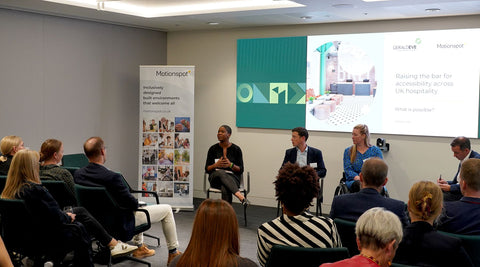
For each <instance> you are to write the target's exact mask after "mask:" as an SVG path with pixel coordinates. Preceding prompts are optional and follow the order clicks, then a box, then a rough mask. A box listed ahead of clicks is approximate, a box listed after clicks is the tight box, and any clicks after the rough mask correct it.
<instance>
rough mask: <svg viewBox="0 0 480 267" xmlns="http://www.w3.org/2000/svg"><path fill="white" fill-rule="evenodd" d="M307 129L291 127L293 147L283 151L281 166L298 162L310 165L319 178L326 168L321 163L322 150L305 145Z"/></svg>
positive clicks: (323, 174) (302, 164)
mask: <svg viewBox="0 0 480 267" xmlns="http://www.w3.org/2000/svg"><path fill="white" fill-rule="evenodd" d="M307 139H308V131H307V129H305V128H303V127H296V128H293V129H292V139H291V140H292V145H293V148H290V149H287V151H285V157H284V159H283V163H282V166H283V165H285V163H287V162H290V163H298V165H300V167H302V166H306V165H308V166H310V167H312V168H313V169H315V171H316V172H317V175H318V177H319V178H323V177H325V175H327V169H326V168H325V164H324V163H323V156H322V151H320V150H318V149H316V148H314V147H311V146H307Z"/></svg>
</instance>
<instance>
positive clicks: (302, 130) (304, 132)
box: [292, 127, 308, 142]
mask: <svg viewBox="0 0 480 267" xmlns="http://www.w3.org/2000/svg"><path fill="white" fill-rule="evenodd" d="M293 132H296V133H297V134H298V136H300V138H302V137H305V142H306V141H307V140H308V131H307V129H305V128H304V127H295V128H293V129H292V133H293Z"/></svg>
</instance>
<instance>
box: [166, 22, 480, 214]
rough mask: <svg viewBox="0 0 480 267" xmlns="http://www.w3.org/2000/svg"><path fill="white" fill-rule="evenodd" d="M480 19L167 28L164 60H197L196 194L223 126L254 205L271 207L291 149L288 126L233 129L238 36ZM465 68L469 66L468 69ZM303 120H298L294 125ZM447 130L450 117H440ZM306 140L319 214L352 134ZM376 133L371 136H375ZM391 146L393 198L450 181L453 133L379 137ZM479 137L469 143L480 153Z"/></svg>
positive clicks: (427, 26) (446, 25)
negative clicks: (419, 184)
mask: <svg viewBox="0 0 480 267" xmlns="http://www.w3.org/2000/svg"><path fill="white" fill-rule="evenodd" d="M478 27H480V16H479V15H476V16H463V17H443V18H427V19H405V20H392V21H371V22H354V23H331V24H318V25H296V26H288V27H258V28H240V29H232V30H212V31H191V32H171V33H168V34H167V40H168V44H167V51H168V64H171V65H177V64H178V65H181V64H185V65H195V66H196V69H195V72H196V77H195V125H197V126H200V127H196V130H195V155H194V158H195V161H194V175H195V178H194V195H195V196H197V197H203V196H204V193H203V191H202V185H203V176H202V174H203V167H204V164H205V158H206V153H207V150H208V147H209V146H210V145H212V144H213V143H215V142H217V140H216V131H217V129H218V126H219V125H221V124H224V123H226V124H229V125H231V126H232V128H233V133H232V137H231V140H232V142H234V143H236V144H238V145H240V147H241V148H242V149H243V153H244V161H245V169H246V170H248V171H250V172H251V174H252V190H251V193H250V199H251V200H252V203H253V204H259V205H269V206H275V205H276V202H275V198H274V190H273V185H272V182H273V180H274V177H275V175H276V172H277V170H278V169H279V167H280V165H281V163H282V160H283V156H284V153H285V149H287V148H290V147H291V142H290V136H291V132H290V131H289V130H269V129H251V128H236V127H234V126H235V112H236V110H235V101H236V97H235V94H236V42H237V40H238V39H242V38H265V37H283V36H305V35H320V34H341V33H362V32H385V31H414V30H431V29H455V28H478ZM465 67H467V66H465ZM300 123H302V122H299V124H300ZM445 127H448V122H445ZM310 136H311V137H310V138H309V140H308V143H309V144H310V145H312V146H314V147H317V148H319V149H321V150H322V151H323V153H324V159H325V164H326V167H327V169H328V172H327V176H326V178H325V201H324V211H327V212H328V211H329V208H330V204H331V201H332V198H333V192H334V189H335V187H336V186H337V185H338V182H339V179H340V177H341V174H342V171H343V165H342V164H343V163H342V156H343V151H344V149H345V148H346V147H348V146H350V145H351V144H352V140H351V135H350V134H349V133H329V132H312V133H310ZM377 137H379V136H378V135H375V134H374V135H373V136H372V139H373V140H375V139H376V138H377ZM382 137H385V138H386V139H387V142H389V143H390V144H391V151H390V152H388V153H385V154H384V155H385V159H386V161H387V163H388V164H389V167H390V171H389V178H390V180H389V183H388V185H387V187H388V189H389V191H390V195H391V196H392V197H394V198H397V199H402V200H404V201H406V200H407V198H408V190H409V189H410V187H411V185H412V184H413V183H414V182H415V181H418V180H422V179H427V180H432V181H434V180H436V178H437V177H438V176H439V174H442V176H443V177H444V178H445V177H447V178H449V179H451V178H453V175H454V174H455V173H456V170H457V166H458V160H456V159H455V158H453V156H452V153H451V151H450V146H449V142H450V140H451V138H438V137H436V138H432V137H421V136H400V135H383V136H382ZM479 144H480V142H479V140H478V139H475V140H473V148H474V149H476V150H480V145H479Z"/></svg>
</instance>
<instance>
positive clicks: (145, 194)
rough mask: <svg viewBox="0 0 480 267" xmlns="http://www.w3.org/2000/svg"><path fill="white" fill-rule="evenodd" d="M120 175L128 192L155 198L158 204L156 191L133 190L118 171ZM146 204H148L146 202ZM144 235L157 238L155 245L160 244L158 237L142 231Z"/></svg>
mask: <svg viewBox="0 0 480 267" xmlns="http://www.w3.org/2000/svg"><path fill="white" fill-rule="evenodd" d="M119 174H120V175H121V176H122V179H123V183H124V184H125V186H127V188H128V190H129V191H130V194H140V195H141V196H142V197H154V198H155V202H156V203H155V204H160V199H159V198H158V193H157V192H155V191H148V190H135V189H133V188H132V187H131V186H130V184H129V183H128V182H127V180H126V179H125V177H124V176H123V174H121V173H119ZM147 205H148V204H147ZM143 235H144V236H148V237H150V238H153V239H155V240H157V247H159V246H160V237H158V236H154V235H151V234H148V233H143Z"/></svg>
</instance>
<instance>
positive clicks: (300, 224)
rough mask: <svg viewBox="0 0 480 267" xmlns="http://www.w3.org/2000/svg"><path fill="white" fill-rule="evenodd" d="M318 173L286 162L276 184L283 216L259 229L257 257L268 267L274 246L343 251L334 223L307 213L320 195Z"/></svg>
mask: <svg viewBox="0 0 480 267" xmlns="http://www.w3.org/2000/svg"><path fill="white" fill-rule="evenodd" d="M318 179H319V178H318V176H317V174H316V172H315V170H314V169H313V168H312V167H310V166H304V167H300V166H298V164H292V163H290V162H287V163H286V164H285V165H283V167H282V168H281V169H280V170H279V172H278V176H277V179H276V180H275V182H274V184H275V196H276V197H277V200H278V201H280V203H281V205H282V208H283V214H282V215H281V216H280V217H278V218H276V219H274V220H272V221H270V222H266V223H264V224H262V225H261V226H260V227H259V228H258V235H257V246H258V248H257V249H258V251H257V256H258V260H259V262H260V265H262V266H265V264H266V262H267V260H268V257H269V255H270V252H271V249H272V247H273V246H274V245H283V246H291V247H306V248H333V247H341V246H342V244H341V241H340V236H339V234H338V232H337V228H336V226H335V224H334V223H333V220H332V219H330V218H326V217H323V216H320V217H316V216H313V215H312V214H310V213H309V212H308V211H307V209H308V208H309V207H310V206H311V202H312V200H313V198H315V197H316V196H317V195H318V190H319V183H318Z"/></svg>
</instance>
